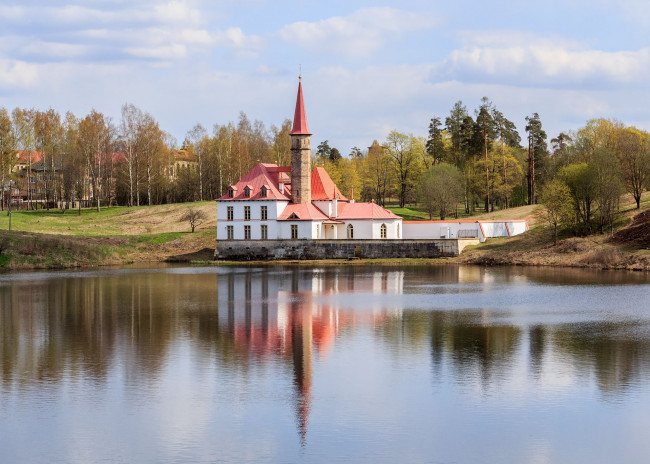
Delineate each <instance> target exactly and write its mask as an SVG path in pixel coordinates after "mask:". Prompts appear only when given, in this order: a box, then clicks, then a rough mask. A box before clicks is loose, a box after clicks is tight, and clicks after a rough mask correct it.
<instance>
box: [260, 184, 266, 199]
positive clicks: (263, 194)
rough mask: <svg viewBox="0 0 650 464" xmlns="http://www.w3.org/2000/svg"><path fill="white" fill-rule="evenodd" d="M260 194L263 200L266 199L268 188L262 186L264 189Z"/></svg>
mask: <svg viewBox="0 0 650 464" xmlns="http://www.w3.org/2000/svg"><path fill="white" fill-rule="evenodd" d="M260 194H261V195H262V197H263V198H266V187H265V186H262V189H261V190H260Z"/></svg>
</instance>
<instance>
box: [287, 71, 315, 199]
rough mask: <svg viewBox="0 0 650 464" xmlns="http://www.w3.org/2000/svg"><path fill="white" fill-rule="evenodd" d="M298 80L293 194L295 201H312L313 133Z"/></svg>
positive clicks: (293, 145)
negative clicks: (310, 129)
mask: <svg viewBox="0 0 650 464" xmlns="http://www.w3.org/2000/svg"><path fill="white" fill-rule="evenodd" d="M301 80H302V79H301V78H299V80H298V98H297V99H296V112H295V113H294V115H293V128H292V129H291V133H290V135H291V195H292V197H293V202H294V203H311V172H310V170H311V133H310V132H309V128H308V127H307V114H306V113H305V102H304V101H303V98H302V82H301Z"/></svg>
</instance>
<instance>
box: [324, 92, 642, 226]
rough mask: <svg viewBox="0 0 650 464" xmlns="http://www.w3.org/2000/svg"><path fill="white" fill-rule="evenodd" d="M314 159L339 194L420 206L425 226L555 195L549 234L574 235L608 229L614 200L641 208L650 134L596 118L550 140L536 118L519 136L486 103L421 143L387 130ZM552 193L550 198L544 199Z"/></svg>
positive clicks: (462, 112) (439, 123) (451, 118)
mask: <svg viewBox="0 0 650 464" xmlns="http://www.w3.org/2000/svg"><path fill="white" fill-rule="evenodd" d="M316 160H317V162H319V163H323V164H325V165H326V166H327V167H328V171H329V172H330V175H331V176H332V178H333V180H334V181H335V182H338V183H339V185H340V187H341V190H342V191H343V192H346V191H350V189H351V188H354V189H355V191H358V192H360V195H361V199H363V200H364V201H375V202H377V203H379V204H382V205H385V204H386V203H387V201H388V199H394V200H396V202H397V203H399V206H400V207H404V206H405V205H406V204H409V203H410V204H413V203H419V206H420V207H421V208H423V209H424V210H425V211H426V212H428V214H429V217H430V218H431V219H433V218H434V216H439V217H440V218H441V219H445V218H446V217H447V216H448V215H449V214H451V213H456V215H457V207H458V205H459V204H460V205H462V206H461V209H464V212H465V214H471V213H474V212H476V211H477V210H483V211H486V212H487V211H494V210H495V209H504V208H509V207H512V206H523V205H531V204H536V203H539V202H541V203H545V204H546V203H550V202H551V198H552V197H553V195H556V198H557V190H558V189H559V190H560V198H561V200H560V201H556V202H555V204H556V208H559V205H562V206H563V211H562V212H561V214H560V216H559V217H561V219H558V221H559V222H557V224H556V225H564V226H566V227H569V228H571V229H572V230H573V232H574V233H577V234H590V233H593V232H595V231H600V232H601V233H602V232H603V231H605V230H606V229H607V228H610V229H611V228H612V227H613V224H614V221H615V219H616V215H617V213H618V211H619V199H620V196H621V195H622V194H624V193H628V194H630V195H631V196H632V197H633V198H634V200H635V202H636V207H637V208H639V207H640V202H641V196H642V194H643V193H644V192H645V191H646V190H648V189H650V134H648V132H646V131H643V130H640V129H637V128H635V127H628V126H626V125H624V124H623V123H621V122H618V121H615V120H609V119H594V120H590V121H588V122H587V123H586V125H585V126H584V127H581V128H579V129H577V130H575V131H567V132H561V133H559V134H558V135H557V136H556V137H553V138H551V139H550V140H548V136H547V134H546V132H545V130H544V129H543V125H542V121H541V118H540V116H539V114H538V113H532V114H531V115H529V116H527V117H526V118H525V137H524V138H523V140H522V137H521V136H520V134H519V133H518V131H517V129H516V126H515V124H514V123H513V122H512V121H510V120H509V119H507V118H506V117H505V116H504V115H503V113H501V112H500V111H499V110H498V109H497V108H496V106H495V105H494V103H492V102H491V101H490V100H489V99H488V98H485V97H484V98H483V99H482V100H481V102H480V105H479V106H478V108H477V109H475V110H474V111H473V113H470V112H469V111H468V110H467V108H466V106H465V105H463V103H462V102H461V101H458V102H456V103H455V104H454V105H453V107H452V108H451V110H450V111H449V114H448V116H446V117H445V118H444V120H443V118H442V117H439V116H434V117H432V118H431V120H430V122H429V131H428V137H427V138H424V137H417V136H414V135H407V134H403V133H400V132H398V131H392V132H391V133H390V134H389V135H388V137H387V138H386V140H385V141H383V142H382V143H381V144H380V143H379V142H377V141H374V142H373V144H372V145H371V146H370V147H369V149H368V150H367V151H365V152H362V151H361V150H359V149H358V148H353V149H352V151H351V153H350V155H349V156H348V157H347V158H345V157H341V156H340V154H339V152H338V150H335V149H333V148H330V147H329V145H328V144H327V142H325V143H324V144H321V145H319V147H318V150H317V156H316ZM551 192H553V193H551Z"/></svg>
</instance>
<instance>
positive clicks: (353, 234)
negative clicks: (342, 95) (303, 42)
mask: <svg viewBox="0 0 650 464" xmlns="http://www.w3.org/2000/svg"><path fill="white" fill-rule="evenodd" d="M310 137H311V133H310V132H309V128H308V126H307V114H306V113H305V105H304V100H303V96H302V83H301V82H299V83H298V97H297V99H296V109H295V113H294V118H293V128H292V130H291V166H286V167H280V166H277V165H275V164H265V163H259V164H257V165H255V166H254V167H253V169H251V170H250V171H249V172H248V173H247V174H246V175H245V176H244V177H242V179H241V180H240V181H239V182H237V183H236V184H234V185H231V186H230V187H229V188H228V192H227V193H226V194H225V195H224V196H222V197H221V198H219V199H217V205H218V208H217V240H285V239H286V240H300V239H307V240H315V239H401V238H402V231H401V227H402V218H401V217H399V216H397V215H395V214H393V213H391V212H390V211H388V210H386V209H384V208H382V207H381V206H379V205H376V204H374V203H355V202H354V199H348V198H346V197H345V196H344V195H343V194H342V193H341V192H340V191H339V189H338V187H337V186H336V184H335V183H334V182H333V181H332V179H331V178H330V176H329V174H327V171H326V170H325V169H324V168H322V167H317V168H316V169H314V170H313V171H311V172H310V168H311V141H310Z"/></svg>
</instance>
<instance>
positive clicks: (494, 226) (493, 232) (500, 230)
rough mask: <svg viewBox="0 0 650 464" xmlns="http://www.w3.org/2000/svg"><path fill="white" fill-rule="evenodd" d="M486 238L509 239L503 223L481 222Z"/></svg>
mask: <svg viewBox="0 0 650 464" xmlns="http://www.w3.org/2000/svg"><path fill="white" fill-rule="evenodd" d="M481 226H482V227H483V232H484V233H485V237H486V238H493V237H509V234H508V229H507V228H506V223H505V222H485V221H483V222H481Z"/></svg>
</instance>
